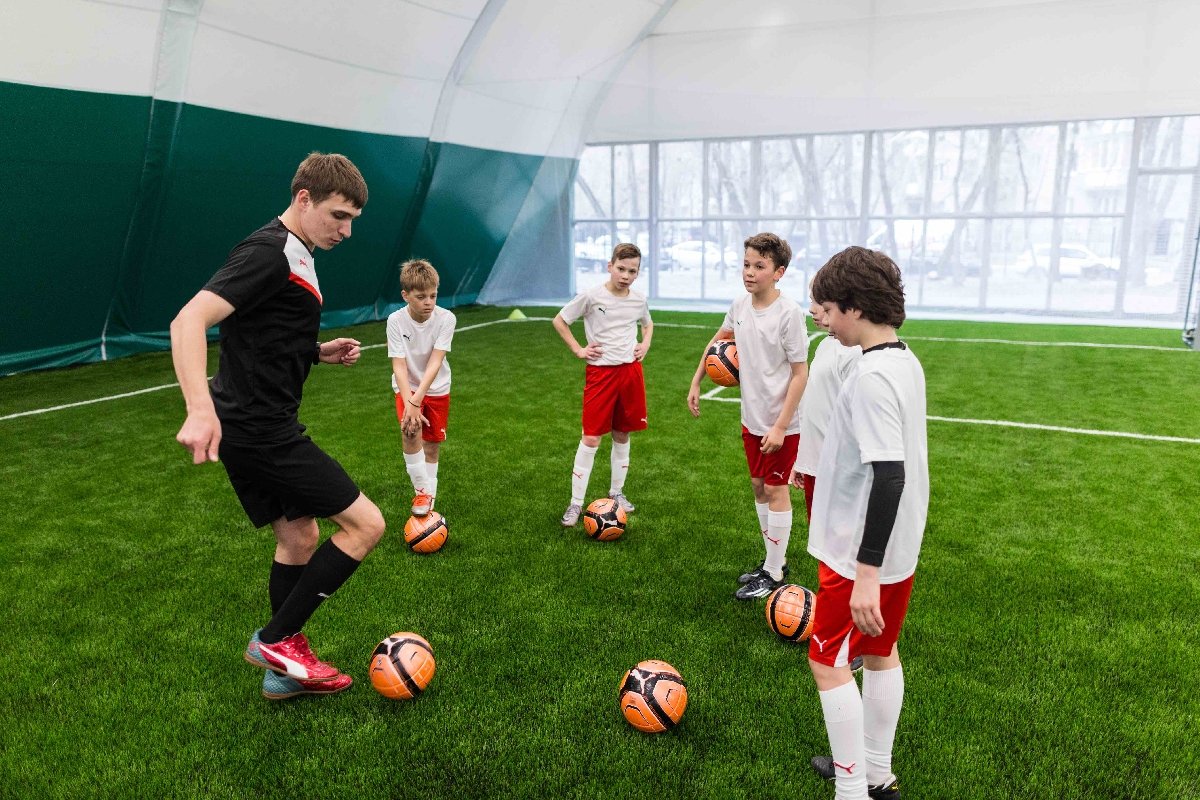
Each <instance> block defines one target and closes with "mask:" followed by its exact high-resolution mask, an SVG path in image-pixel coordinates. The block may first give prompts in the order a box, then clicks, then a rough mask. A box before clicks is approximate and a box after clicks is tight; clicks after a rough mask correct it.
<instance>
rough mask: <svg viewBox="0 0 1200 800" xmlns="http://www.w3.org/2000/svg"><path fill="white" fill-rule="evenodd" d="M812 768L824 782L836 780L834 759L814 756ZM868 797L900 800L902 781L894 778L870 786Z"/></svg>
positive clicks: (875, 799) (879, 799)
mask: <svg viewBox="0 0 1200 800" xmlns="http://www.w3.org/2000/svg"><path fill="white" fill-rule="evenodd" d="M812 768H813V771H814V772H816V773H817V775H819V776H820V777H821V778H822V779H823V780H827V781H832V780H834V772H833V759H832V758H831V757H830V756H813V758H812ZM867 797H869V798H871V800H900V780H899V779H898V778H893V779H892V780H891V782H890V783H886V784H881V785H879V786H868V787H867Z"/></svg>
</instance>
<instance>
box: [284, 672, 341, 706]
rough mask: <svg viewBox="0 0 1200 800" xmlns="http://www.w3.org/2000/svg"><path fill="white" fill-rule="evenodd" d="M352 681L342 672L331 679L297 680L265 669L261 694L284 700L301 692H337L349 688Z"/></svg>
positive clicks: (297, 695)
mask: <svg viewBox="0 0 1200 800" xmlns="http://www.w3.org/2000/svg"><path fill="white" fill-rule="evenodd" d="M353 683H354V679H353V678H351V677H350V676H349V675H346V674H344V673H343V674H341V675H338V676H337V677H336V678H334V679H333V680H331V681H298V680H296V679H295V678H289V677H288V676H287V675H280V674H279V673H278V672H272V671H271V670H267V672H266V673H265V674H264V675H263V683H262V696H263V697H265V698H267V699H268V700H286V699H288V698H289V697H299V696H300V695H302V694H337V693H338V692H344V691H346V690H347V689H349V688H350V687H351V685H353Z"/></svg>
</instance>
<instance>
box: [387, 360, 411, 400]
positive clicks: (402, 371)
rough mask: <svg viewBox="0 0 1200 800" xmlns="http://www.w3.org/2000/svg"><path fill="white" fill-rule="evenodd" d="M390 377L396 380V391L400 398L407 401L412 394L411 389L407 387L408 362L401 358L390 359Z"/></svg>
mask: <svg viewBox="0 0 1200 800" xmlns="http://www.w3.org/2000/svg"><path fill="white" fill-rule="evenodd" d="M392 377H393V378H395V379H396V389H397V391H398V393H399V394H400V396H401V397H403V398H405V399H408V396H409V395H410V394H412V389H410V388H409V386H408V360H407V359H403V358H393V359H392Z"/></svg>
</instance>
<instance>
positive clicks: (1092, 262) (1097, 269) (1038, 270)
mask: <svg viewBox="0 0 1200 800" xmlns="http://www.w3.org/2000/svg"><path fill="white" fill-rule="evenodd" d="M1051 249H1052V248H1051V247H1050V245H1048V244H1037V245H1034V246H1033V247H1032V248H1030V249H1029V250H1026V251H1025V252H1024V253H1023V254H1022V255H1021V257H1020V258H1018V259H1017V260H1016V262H1015V263H1014V265H1013V266H1014V268H1015V269H1016V271H1017V272H1018V273H1020V274H1023V275H1025V277H1027V278H1034V279H1038V280H1040V279H1042V278H1045V277H1046V275H1048V274H1049V273H1050V255H1051ZM1118 271H1119V267H1118V266H1117V262H1116V259H1112V258H1104V257H1103V256H1098V255H1096V254H1095V253H1093V252H1092V251H1091V250H1090V249H1088V248H1087V247H1086V246H1085V245H1082V244H1076V243H1074V242H1069V243H1068V242H1064V243H1063V244H1061V245H1059V247H1058V276H1059V277H1060V278H1115V277H1116V275H1117V272H1118Z"/></svg>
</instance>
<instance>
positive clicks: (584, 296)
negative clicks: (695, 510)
mask: <svg viewBox="0 0 1200 800" xmlns="http://www.w3.org/2000/svg"><path fill="white" fill-rule="evenodd" d="M641 265H642V251H641V250H639V249H638V246H637V245H635V244H630V243H628V242H625V243H622V244H618V245H617V246H616V247H615V248H613V254H612V259H611V260H609V262H608V276H609V277H608V280H607V281H605V282H604V283H603V284H601V285H599V286H594V287H592V288H591V289H588V290H586V291H583V292H580V293H579V294H578V295H576V296H575V299H573V300H572V301H571V302H569V303H567V304H566V306H564V307H563V309H562V311H560V312H558V314H557V315H555V317H554V329H555V330H556V331H558V335H559V336H561V337H562V340H563V341H564V342H566V345H567V347H569V348H570V349H571V352H572V353H574V354H575V356H576V357H577V358H582V359H583V360H584V361H586V362H587V376H586V381H587V382H586V383H585V385H584V388H583V437H582V438H581V439H580V441H579V447H578V448H576V450H575V464H574V466H573V468H572V470H571V502H570V503H569V504H568V505H567V510H566V511H565V512H564V513H563V515H562V524H563V527H564V528H571V527H574V526H575V525H576V523H578V522H579V515H580V514H581V513H582V512H583V501H584V497H585V496H586V494H587V485H588V479H589V478H590V477H591V475H592V465H593V463H594V462H595V459H596V450H597V449H598V448H599V447H600V438H601V437H602V436H604V434H606V433H609V432H611V433H612V453H611V455H610V463H611V468H612V473H611V478H610V483H609V490H608V496H609V497H611V498H612V499H614V500H616V501H617V505H619V506H620V507H621V508H622V509H623V510H624V511H625V513H626V514H631V513H633V511H634V505H633V503H631V502H629V499H628V498H626V497H625V477H626V475H627V473H628V472H629V434H630V433H631V432H633V431H641V430H645V429H646V382H645V378H644V377H643V375H642V359H644V358H645V357H646V351H648V350H649V349H650V338H651V336H652V335H653V333H654V324H653V322H652V321H651V319H650V306H649V305H648V304H647V302H646V297H645V295H643V294H642V293H641V292H635V291H634V290H633V289H631V288H630V287H631V286H632V285H633V282H634V281H635V280H637V276H638V272H639V271H640V269H641ZM581 317H582V318H583V332H584V335H585V336H586V337H587V344H586V345H580V344H579V342H577V341H576V340H575V335H574V334H573V333H571V323H573V322H574V321H575V320H577V319H579V318H581ZM638 323H641V326H642V340H641V341H640V342H639V341H638V340H637V326H638Z"/></svg>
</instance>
